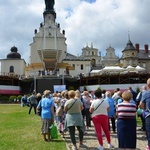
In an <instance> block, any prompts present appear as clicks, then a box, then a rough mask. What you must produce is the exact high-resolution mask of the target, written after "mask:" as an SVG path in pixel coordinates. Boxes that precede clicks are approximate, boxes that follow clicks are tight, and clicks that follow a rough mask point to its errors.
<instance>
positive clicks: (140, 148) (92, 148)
mask: <svg viewBox="0 0 150 150" xmlns="http://www.w3.org/2000/svg"><path fill="white" fill-rule="evenodd" d="M138 129H139V127H137V149H136V150H145V147H146V145H147V140H146V136H145V132H144V131H139V130H138ZM77 137H78V132H76V139H77V141H78V138H77ZM64 140H65V142H66V146H67V150H71V147H72V145H71V141H70V136H69V133H68V132H66V133H65V139H64ZM103 141H104V149H105V150H108V148H107V141H106V138H104V140H103ZM111 143H112V145H114V147H115V148H112V149H113V150H118V148H117V147H118V140H117V134H114V133H111ZM83 144H84V145H85V146H86V147H85V148H80V149H79V150H96V149H97V147H98V146H99V144H98V141H97V137H96V136H95V131H94V128H93V126H92V127H91V128H90V129H89V130H87V134H86V135H85V136H84V141H83Z"/></svg>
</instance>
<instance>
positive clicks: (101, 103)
mask: <svg viewBox="0 0 150 150" xmlns="http://www.w3.org/2000/svg"><path fill="white" fill-rule="evenodd" d="M103 101H104V100H102V101H101V102H100V103H99V104H98V106H97V107H96V108H95V109H94V111H95V110H97V108H98V107H99V106H100V105H101V104H102V103H103Z"/></svg>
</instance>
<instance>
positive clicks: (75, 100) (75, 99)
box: [67, 99, 77, 111]
mask: <svg viewBox="0 0 150 150" xmlns="http://www.w3.org/2000/svg"><path fill="white" fill-rule="evenodd" d="M76 101H77V99H75V101H74V102H73V103H72V105H71V106H70V107H69V108H68V109H67V111H68V110H69V109H71V108H72V106H73V105H74V104H75V102H76Z"/></svg>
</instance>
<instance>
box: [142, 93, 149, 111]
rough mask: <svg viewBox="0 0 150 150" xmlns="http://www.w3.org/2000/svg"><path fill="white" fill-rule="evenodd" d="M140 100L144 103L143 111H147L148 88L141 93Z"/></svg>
mask: <svg viewBox="0 0 150 150" xmlns="http://www.w3.org/2000/svg"><path fill="white" fill-rule="evenodd" d="M141 102H143V103H144V104H145V111H146V112H149V110H150V91H149V90H147V91H144V92H143V93H142V99H141ZM148 109H149V110H148Z"/></svg>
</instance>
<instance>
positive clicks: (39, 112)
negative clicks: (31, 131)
mask: <svg viewBox="0 0 150 150" xmlns="http://www.w3.org/2000/svg"><path fill="white" fill-rule="evenodd" d="M41 102H42V100H40V101H39V103H40V105H39V106H40V108H39V109H38V110H37V115H38V116H41V112H42V107H41Z"/></svg>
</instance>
